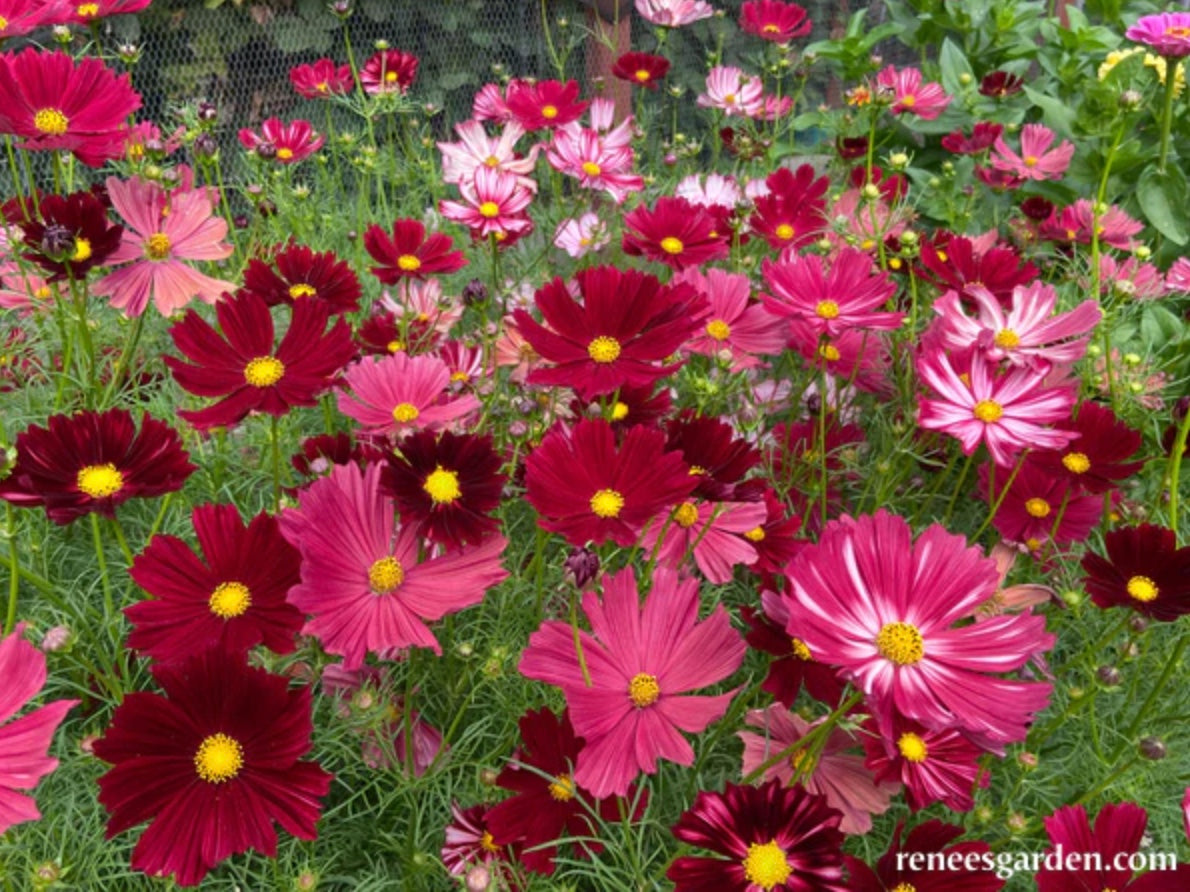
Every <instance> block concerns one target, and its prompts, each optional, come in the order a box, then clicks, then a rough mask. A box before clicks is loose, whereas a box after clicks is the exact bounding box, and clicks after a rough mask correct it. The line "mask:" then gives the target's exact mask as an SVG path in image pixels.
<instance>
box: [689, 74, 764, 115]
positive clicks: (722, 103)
mask: <svg viewBox="0 0 1190 892" xmlns="http://www.w3.org/2000/svg"><path fill="white" fill-rule="evenodd" d="M698 104H699V106H701V107H702V108H717V109H719V110H720V111H721V112H723V114H724V115H725V116H726V117H729V118H730V117H732V116H733V115H743V116H744V117H746V118H753V117H755V116H756V115H757V114H758V113H759V112H760V111H761V109H763V108H764V83H763V82H762V81H761V80H760V78H758V77H753V76H751V75H746V74H744V72H742V71H740V69H738V68H735V67H734V66H731V65H716V66H715V67H714V68H712V69H711V72H710V74H708V75H707V91H706V92H705V93H702V94H701V95H699V97H698Z"/></svg>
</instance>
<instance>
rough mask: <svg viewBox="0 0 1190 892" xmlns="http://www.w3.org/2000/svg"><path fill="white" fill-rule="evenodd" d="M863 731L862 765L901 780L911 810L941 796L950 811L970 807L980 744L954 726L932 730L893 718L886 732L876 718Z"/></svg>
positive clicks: (884, 777) (879, 776) (978, 770)
mask: <svg viewBox="0 0 1190 892" xmlns="http://www.w3.org/2000/svg"><path fill="white" fill-rule="evenodd" d="M867 730H868V732H869V733H868V734H866V735H865V736H864V750H865V751H866V753H867V759H866V761H865V763H864V764H865V765H867V766H868V768H869V769H871V770H872V771H873V772H874V773H875V775H876V777H877V779H879V780H891V781H900V782H901V783H902V784H903V785H904V788H905V799H906V801H907V802H908V803H909V808H910V809H911V810H912V811H919V810H921V809H923V808H925V807H926V806H928V805H931V804H933V803H935V802H941V803H942V804H944V805H945V806H946V807H947V808H949V809H952V810H954V811H970V810H971V809H972V808H974V807H975V798H974V790H975V784H976V782H977V779H978V778H979V776H980V773H981V771H982V769H981V768H980V765H979V760H980V758H981V757H982V756H983V755H984V750H982V749H981V748H980V747H978V746H976V745H975V744H973V743H972V742H971V741H969V740H968V739H967V738H966V737H964V736H963V733H962V731H960V730H958V729H956V728H944V729H942V730H939V731H931V730H930V729H929V728H927V727H925V726H924V725H921V724H919V723H917V722H911V721H909V720H907V719H903V718H899V717H898V718H896V719H895V720H894V722H893V728H892V731H891V733H887V734H883V733H881V731H880V730H879V729H878V728H877V727H876V723H875V722H869V723H868V728H867Z"/></svg>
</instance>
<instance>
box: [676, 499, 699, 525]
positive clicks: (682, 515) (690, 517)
mask: <svg viewBox="0 0 1190 892" xmlns="http://www.w3.org/2000/svg"><path fill="white" fill-rule="evenodd" d="M697 520H698V509H697V508H696V507H694V503H693V502H682V504H680V505H678V507H677V508H676V509H674V522H675V523H676V524H677V525H678V526H680V527H682V528H683V529H688V528H690V527H692V526H694V523H695V521H697Z"/></svg>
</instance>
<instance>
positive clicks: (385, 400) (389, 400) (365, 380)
mask: <svg viewBox="0 0 1190 892" xmlns="http://www.w3.org/2000/svg"><path fill="white" fill-rule="evenodd" d="M343 379H344V383H345V384H346V385H347V390H341V391H339V393H338V394H337V395H336V398H335V399H336V403H337V405H338V407H339V411H340V412H342V413H343V414H344V415H346V416H347V417H349V418H353V419H355V421H356V422H357V423H358V424H359V425H360V426H361V427H362V428H363V429H364V430H365V431H367V432H368V433H370V434H393V433H406V432H410V431H418V430H440V429H441V428H443V427H445V426H447V425H449V424H452V423H454V422H456V421H458V420H460V419H461V418H462V417H463V416H465V415H466V414H467V413H468V412H472V411H474V410H476V409H478V408H479V400H478V399H476V398H475V397H474V396H473V395H471V394H469V393H468V394H463V395H461V396H457V397H455V398H453V399H451V398H448V397H447V395H446V394H447V392H448V388H449V386H450V369H448V368H447V367H446V363H444V362H443V361H442V360H441V359H438V358H437V357H434V356H409V355H408V354H406V353H394V354H392V355H391V356H386V357H384V358H377V357H375V356H366V357H364V358H363V359H361V360H360V361H359V362H357V363H355V364H353V365H352V366H351V367H350V368H348V369H347V371H346V373H345V374H344V375H343Z"/></svg>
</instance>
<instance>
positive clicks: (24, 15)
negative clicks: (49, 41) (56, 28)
mask: <svg viewBox="0 0 1190 892" xmlns="http://www.w3.org/2000/svg"><path fill="white" fill-rule="evenodd" d="M60 13H61V7H59V6H56V5H55V4H54V3H47V2H46V0H0V41H3V40H5V38H8V37H21V36H22V35H24V34H28V33H30V32H31V31H36V30H37V29H38V28H40V27H41V26H42V25H47V24H58V22H57V17H58V16H59V15H60ZM3 65H4V63H3V62H0V69H2V68H3Z"/></svg>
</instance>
